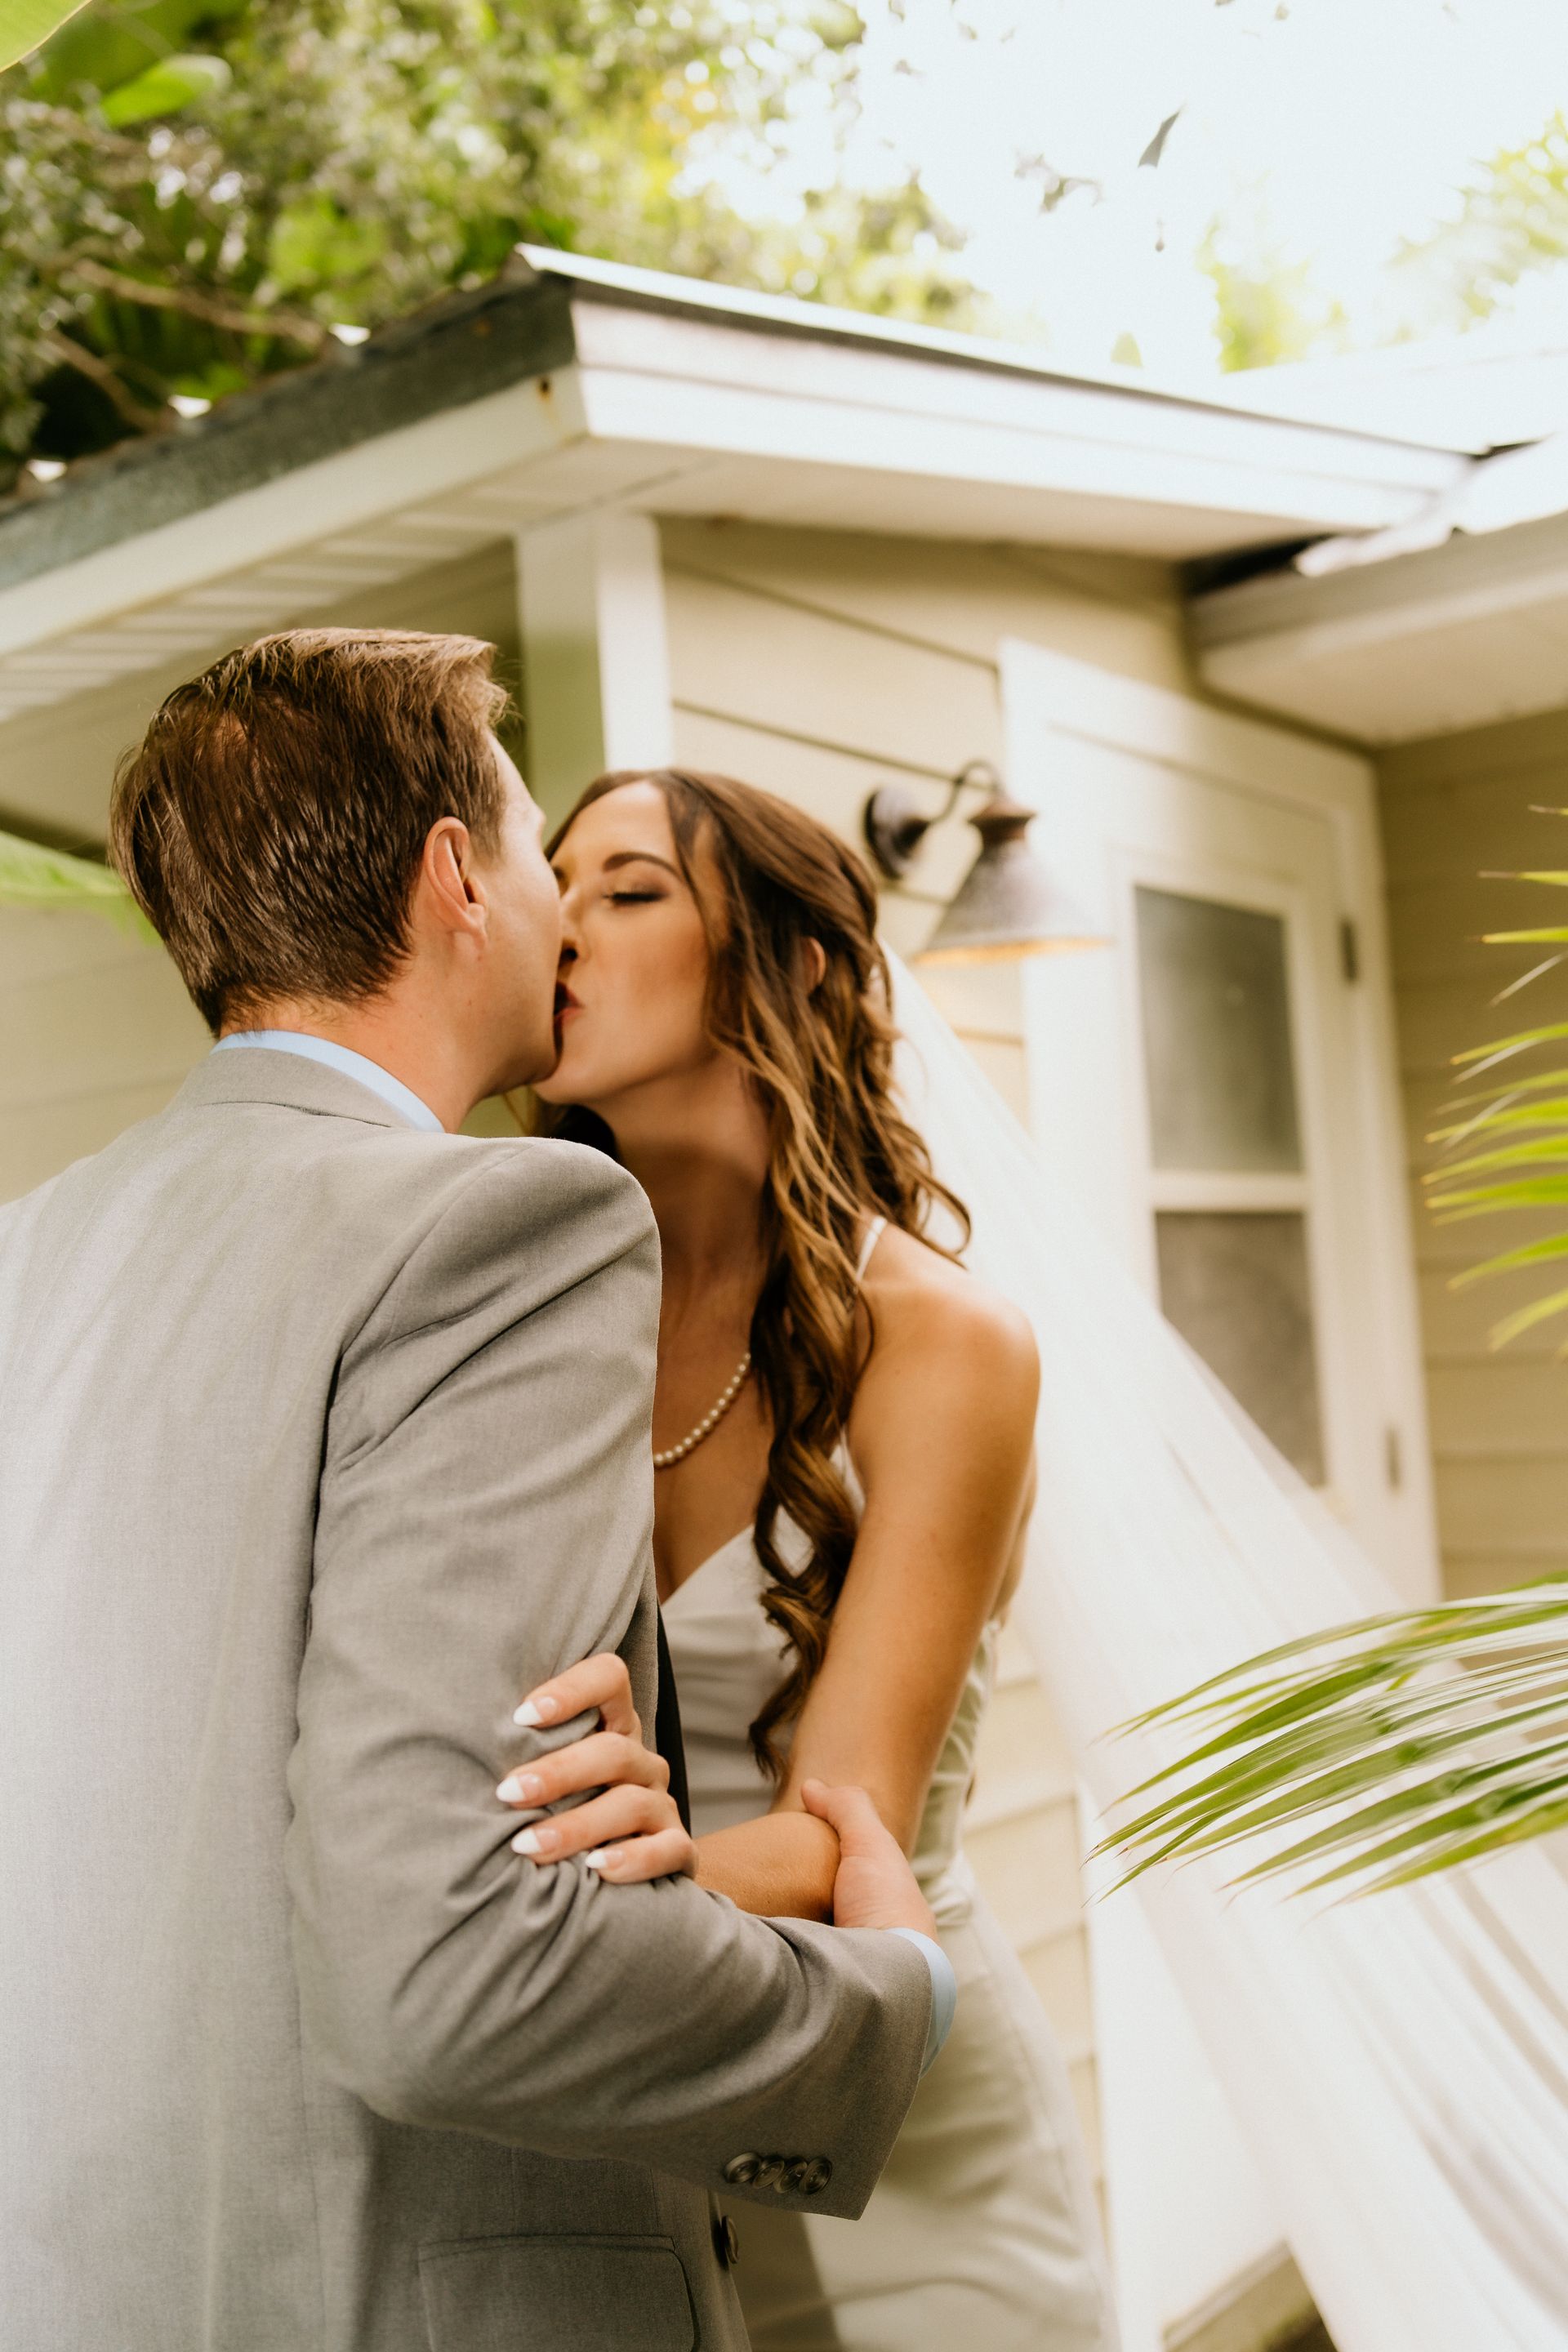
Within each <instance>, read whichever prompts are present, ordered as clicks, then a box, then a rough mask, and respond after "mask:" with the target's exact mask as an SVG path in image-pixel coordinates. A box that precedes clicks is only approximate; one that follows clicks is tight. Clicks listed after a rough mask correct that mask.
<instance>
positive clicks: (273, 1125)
mask: <svg viewBox="0 0 1568 2352" xmlns="http://www.w3.org/2000/svg"><path fill="white" fill-rule="evenodd" d="M489 656H490V649H489V647H488V646H479V645H478V644H476V643H474V642H473V641H470V640H468V639H458V638H418V637H406V636H390V635H361V634H359V633H349V632H330V633H322V634H318V635H311V636H305V635H293V636H286V637H282V638H274V639H271V640H268V641H264V642H263V643H262V644H260V645H259V646H251V647H248V648H247V649H246V650H245V651H243V652H241V653H238V654H236V655H232V656H229V657H228V658H227V659H226V660H225V661H223V662H221V663H219V664H218V665H217V666H216V668H214V669H213V670H211V671H209V672H208V673H207V674H206V675H205V677H202V678H200V679H198V680H197V681H196V682H195V684H194V685H192V686H189V687H186V688H182V689H181V690H180V692H178V693H177V694H175V695H174V696H172V697H171V698H170V699H169V701H168V702H167V703H166V704H165V705H164V707H163V710H162V711H161V712H160V713H159V714H158V717H157V718H156V719H154V721H153V726H152V728H151V729H150V730H149V732H148V735H147V737H146V739H145V740H144V741H143V743H142V745H141V747H140V748H139V750H138V751H136V752H135V753H134V754H132V755H131V757H130V758H129V759H128V761H126V762H123V763H122V766H121V774H120V777H119V779H118V780H117V785H116V797H115V803H114V810H113V817H112V831H113V841H114V847H115V853H116V856H117V859H118V862H119V863H120V865H121V870H122V871H123V872H124V873H125V874H126V876H127V878H128V879H129V880H130V882H131V884H132V887H133V889H134V890H135V892H136V894H137V897H138V898H139V899H140V901H141V903H142V906H143V908H145V909H146V911H147V912H148V914H149V915H150V916H151V918H152V919H153V923H154V924H155V925H156V927H157V929H159V931H160V932H161V933H162V935H163V939H164V940H165V942H166V944H167V946H168V948H169V950H170V952H171V954H172V955H173V957H174V961H175V962H176V964H177V965H178V967H179V969H180V971H181V973H182V975H183V977H184V980H185V982H186V983H187V985H188V987H189V988H190V990H191V992H192V995H193V996H194V998H195V1002H196V1003H197V1004H198V1005H199V1006H200V1008H201V1010H202V1011H203V1013H205V1015H206V1017H207V1019H208V1021H209V1023H210V1024H211V1025H212V1026H213V1028H214V1029H215V1031H216V1032H220V1033H222V1034H223V1043H222V1044H221V1045H220V1046H219V1048H218V1049H217V1050H215V1052H214V1053H213V1055H212V1056H211V1057H210V1058H209V1059H208V1060H207V1061H206V1062H205V1063H204V1064H203V1065H202V1066H201V1067H200V1068H198V1069H197V1070H196V1071H195V1074H194V1075H193V1076H191V1077H190V1078H189V1079H188V1080H187V1082H186V1083H185V1085H184V1087H182V1089H181V1091H180V1093H179V1094H178V1095H177V1096H176V1097H175V1098H174V1102H173V1103H172V1104H171V1105H170V1107H169V1108H168V1109H167V1110H165V1111H163V1112H162V1113H161V1114H160V1115H159V1116H158V1117H156V1118H152V1119H149V1120H147V1121H146V1122H145V1123H144V1124H142V1126H140V1127H138V1128H134V1129H132V1130H131V1131H130V1132H129V1133H127V1134H125V1135H123V1136H121V1138H120V1139H119V1140H118V1141H117V1142H115V1143H114V1144H112V1145H110V1148H109V1150H106V1151H103V1152H100V1154H99V1155H98V1157H97V1158H96V1159H92V1160H85V1161H82V1162H80V1163H79V1165H78V1166H76V1167H74V1168H71V1169H68V1171H66V1172H65V1174H64V1175H62V1176H59V1177H58V1178H56V1179H55V1180H54V1181H52V1182H51V1183H48V1184H46V1185H45V1186H43V1187H42V1189H41V1190H40V1191H38V1192H35V1193H33V1194H31V1195H30V1196H29V1197H28V1198H27V1199H26V1200H24V1201H21V1202H16V1203H14V1204H13V1205H12V1206H11V1207H9V1208H8V1209H5V1210H4V1211H0V1739H3V1741H4V1759H5V1805H4V1808H3V1809H0V1884H3V1885H4V1888H5V1898H4V1913H3V1916H4V1925H3V1927H0V2037H3V2042H0V2047H3V2050H4V2059H3V2062H0V2133H3V2134H4V2144H5V2154H4V2168H3V2174H0V2347H4V2352H416V2347H417V2352H523V2347H528V2352H678V2347H679V2352H685V2347H693V2346H701V2347H740V2346H742V2345H743V2343H744V2330H743V2326H742V2321H741V2317H740V2313H739V2306H738V2305H737V2303H736V2300H735V2296H734V2293H733V2289H732V2286H731V2283H730V2280H729V2277H728V2272H727V2265H728V2262H729V2260H730V2259H731V2252H732V2249H733V2243H734V2232H733V2230H732V2229H731V2226H730V2225H729V2223H728V2221H727V2217H725V2216H723V2215H722V2214H721V2205H720V2200H723V2201H724V2202H725V2203H729V2202H731V2201H737V2200H738V2201H739V2202H740V2203H741V2204H742V2205H743V2204H744V2202H745V2200H748V2199H752V2198H755V2199H760V2200H767V2201H769V2202H771V2203H776V2202H777V2201H778V2200H781V2199H782V2200H783V2201H784V2203H785V2204H786V2205H798V2206H801V2207H803V2208H805V2207H806V2206H808V2205H809V2206H810V2207H811V2208H812V2209H813V2210H817V2211H821V2212H828V2213H836V2214H842V2215H854V2214H856V2213H858V2211H859V2210H861V2208H862V2207H863V2205H864V2204H865V2201H866V2199H867V2197H868V2194H869V2192H870V2190H871V2188H872V2186H873V2184H874V2182H875V2180H876V2179H877V2175H878V2172H879V2168H880V2167H881V2165H882V2163H883V2161H884V2160H885V2158H886V2157H887V2154H888V2151H889V2147H890V2146H891V2144H892V2141H893V2138H894V2136H895V2135H896V2133H897V2131H898V2128H899V2126H900V2123H901V2121H902V2119H903V2116H904V2114H905V2111H906V2109H907V2107H908V2105H909V2102H910V2096H911V2095H912V2093H913V2089H914V2085H915V2083H916V2080H917V2077H918V2075H919V2074H920V2071H921V2063H922V2056H924V2055H925V2054H926V2053H927V2052H928V2049H929V2046H930V2043H931V2037H932V2033H933V2032H934V2030H935V2028H934V2019H935V2017H936V2014H937V2011H939V2010H940V2007H941V2002H940V2000H938V2002H937V2003H936V2005H935V2007H934V2008H933V1986H934V1987H935V1988H936V1990H937V1992H938V1994H939V1995H940V1994H941V1993H942V1990H943V1987H942V1983H941V1979H940V1974H939V1972H938V1971H937V1970H936V1969H935V1968H934V1966H933V1965H932V1963H931V1956H930V1954H929V1953H928V1952H927V1951H926V1950H925V1949H924V1948H923V1947H921V1931H926V1932H929V1930H930V1926H931V1922H930V1915H929V1913H928V1912H927V1911H926V1909H925V1906H924V1904H923V1902H922V1901H921V1896H920V1895H919V1892H918V1890H917V1889H916V1887H915V1885H914V1882H913V1879H912V1877H910V1874H909V1873H908V1870H907V1868H906V1867H905V1865H904V1864H903V1861H902V1857H901V1856H900V1854H899V1853H898V1852H897V1849H896V1848H895V1847H894V1846H893V1845H892V1843H891V1841H890V1840H885V1839H884V1840H879V1837H878V1834H877V1833H876V1832H874V1831H871V1832H868V1834H867V1836H866V1838H865V1840H864V1845H863V1852H862V1853H861V1854H860V1856H859V1858H858V1874H859V1876H858V1884H859V1885H860V1886H861V1888H862V1890H863V1893H862V1895H861V1897H860V1899H859V1907H858V1908H856V1909H853V1910H852V1916H853V1917H854V1918H855V1919H856V1920H858V1921H867V1922H874V1923H876V1924H875V1925H865V1926H851V1927H849V1928H848V1929H847V1930H846V1929H845V1928H844V1927H816V1926H811V1925H807V1924H805V1923H803V1922H800V1921H795V1920H774V1921H767V1920H760V1919H753V1918H750V1917H747V1916H744V1915H742V1913H739V1912H737V1911H736V1910H735V1909H734V1908H733V1907H732V1906H731V1905H730V1904H728V1903H727V1902H725V1901H723V1900H722V1899H721V1898H720V1897H717V1896H714V1895H709V1894H707V1893H705V1892H703V1891H701V1890H700V1889H699V1888H698V1886H697V1885H695V1884H694V1883H693V1881H692V1880H691V1879H690V1878H689V1877H668V1878H665V1879H662V1880H659V1881H658V1882H657V1883H655V1884H653V1885H640V1886H620V1887H617V1886H615V1885H606V1884H605V1883H604V1882H603V1881H602V1880H600V1879H599V1878H598V1877H597V1876H596V1875H595V1873H594V1871H593V1870H591V1869H588V1868H585V1867H584V1866H583V1864H581V1863H578V1862H571V1863H566V1864H561V1865H558V1866H557V1867H555V1868H553V1869H549V1868H545V1869H541V1868H538V1867H535V1866H534V1865H532V1864H530V1863H527V1862H524V1861H521V1860H520V1859H519V1858H518V1857H517V1856H516V1855H514V1854H513V1853H512V1851H511V1847H510V1838H511V1835H512V1832H514V1831H515V1830H516V1828H517V1827H518V1816H517V1815H516V1814H515V1813H514V1812H510V1811H507V1810H506V1809H505V1808H504V1807H503V1806H501V1805H500V1803H498V1801H497V1799H496V1794H495V1790H496V1783H497V1782H498V1780H500V1777H501V1775H502V1774H503V1773H505V1772H507V1771H508V1770H510V1769H511V1768H513V1767H516V1766H518V1765H519V1764H521V1763H524V1762H526V1761H528V1760H529V1759H531V1758H532V1757H534V1756H537V1755H538V1754H539V1753H540V1752H542V1748H543V1747H545V1746H548V1745H552V1744H555V1743H556V1742H558V1741H559V1740H560V1739H561V1738H563V1737H564V1736H569V1735H570V1734H572V1733H573V1732H576V1731H580V1730H581V1728H582V1722H581V1719H579V1721H578V1722H577V1723H576V1724H574V1725H571V1726H566V1727H562V1728H561V1729H560V1730H558V1731H557V1732H556V1733H555V1734H554V1737H553V1740H552V1738H551V1737H550V1735H547V1734H545V1733H541V1732H530V1731H524V1730H519V1729H518V1728H517V1727H516V1726H515V1725H514V1722H513V1710H514V1707H515V1706H516V1704H517V1701H518V1699H519V1698H520V1696H521V1695H522V1694H523V1693H524V1692H526V1691H528V1690H530V1689H531V1688H532V1687H534V1686H535V1685H538V1684H539V1683H540V1682H542V1680H544V1679H545V1678H547V1677H548V1676H550V1675H553V1674H555V1673H557V1672H559V1671H560V1670H561V1669H562V1668H563V1667H565V1666H567V1665H569V1664H572V1663H573V1662H574V1661H575V1660H576V1659H578V1658H580V1657H582V1656H584V1654H587V1653H589V1652H592V1651H595V1650H600V1649H617V1650H618V1651H619V1652H620V1654H621V1655H622V1657H623V1658H624V1659H625V1661H626V1664H627V1667H628V1669H629V1672H630V1675H631V1680H632V1685H633V1689H634V1693H635V1696H636V1699H637V1706H638V1707H639V1709H640V1710H641V1713H642V1716H643V1717H644V1719H645V1720H651V1718H652V1714H653V1706H654V1696H655V1693H654V1679H655V1643H656V1628H657V1612H656V1604H655V1600H654V1593H653V1587H652V1581H651V1569H650V1550H649V1540H648V1538H649V1524H650V1518H651V1476H650V1471H649V1438H648V1430H649V1415H650V1400H651V1391H652V1371H653V1362H654V1343H655V1337H656V1331H657V1325H658V1248H657V1242H656V1239H655V1234H654V1229H653V1225H652V1222H651V1219H650V1217H649V1213H648V1210H647V1203H646V1202H645V1200H644V1198H643V1196H642V1194H641V1192H639V1191H638V1189H637V1186H636V1185H635V1184H634V1183H633V1182H632V1181H631V1180H630V1179H629V1178H627V1177H626V1175H625V1174H623V1173H622V1171H620V1170H619V1169H618V1168H616V1167H615V1166H614V1165H612V1164H611V1162H610V1161H609V1160H606V1159H604V1158H602V1157H600V1156H598V1155H596V1154H595V1153H592V1152H588V1151H584V1150H578V1149H576V1148H575V1147H573V1146H570V1145H565V1144H554V1143H538V1142H534V1143H521V1142H512V1141H506V1142H501V1141H483V1140H476V1139H468V1138H464V1137H460V1136H458V1135H456V1134H455V1133H454V1132H452V1130H455V1129H457V1128H458V1125H459V1123H460V1121H461V1120H462V1119H463V1118H465V1116H466V1115H467V1113H468V1110H469V1109H470V1108H472V1106H473V1105H474V1104H475V1103H476V1102H477V1101H479V1100H480V1099H481V1098H483V1097H486V1096H488V1095H489V1094H491V1093H493V1092H495V1091H496V1090H497V1089H499V1088H500V1087H506V1086H511V1085H516V1084H519V1083H521V1082H522V1081H523V1080H525V1079H527V1078H528V1077H529V1076H534V1075H538V1074H539V1073H541V1072H542V1071H543V1070H545V1069H546V1068H548V1067H549V1066H550V1065H551V1063H552V1059H553V1052H554V1047H553V1040H552V992H553V982H554V967H555V954H556V941H557V925H558V916H557V911H556V902H555V890H554V885H553V882H552V877H551V875H550V872H549V869H548V867H547V866H546V865H545V863H544V860H543V858H542V854H541V851H540V846H539V831H540V828H539V816H538V812H537V810H536V809H535V808H534V807H533V804H532V803H531V801H530V800H529V798H528V795H527V793H526V792H525V791H524V789H523V787H522V785H521V780H520V779H519V778H518V776H517V772H516V771H515V769H514V768H512V766H511V764H510V761H508V760H507V759H506V757H505V754H504V753H503V752H502V751H501V750H500V745H499V743H498V742H497V741H496V740H495V737H494V734H493V727H494V724H495V722H496V719H497V718H498V716H499V710H500V701H501V698H500V696H499V695H498V692H497V689H496V688H494V687H492V686H491V685H490V683H489ZM237 1039H241V1040H243V1041H244V1042H239V1043H237V1042H236V1040H237ZM843 1907H844V1906H841V1916H842V1914H843ZM888 1927H891V1928H894V1929H903V1930H908V1931H911V1932H910V1934H908V1935H906V1934H902V1933H896V1932H895V1933H887V1932H883V1930H884V1929H885V1928H888ZM743 2221H744V2216H743V2213H742V2230H741V2238H742V2246H743V2238H744V2229H743Z"/></svg>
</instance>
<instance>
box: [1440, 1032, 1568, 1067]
mask: <svg viewBox="0 0 1568 2352" xmlns="http://www.w3.org/2000/svg"><path fill="white" fill-rule="evenodd" d="M1553 1037H1568V1021H1554V1022H1550V1023H1549V1024H1547V1025H1546V1027H1545V1028H1543V1029H1521V1030H1518V1031H1516V1032H1515V1034H1514V1035H1513V1036H1511V1037H1500V1038H1499V1039H1498V1042H1497V1044H1496V1045H1471V1046H1470V1047H1469V1048H1468V1050H1467V1051H1466V1052H1465V1053H1463V1054H1456V1055H1453V1057H1452V1058H1453V1062H1454V1066H1455V1067H1456V1069H1458V1068H1462V1067H1463V1066H1464V1065H1465V1064H1466V1063H1467V1062H1485V1061H1493V1062H1500V1061H1501V1060H1502V1058H1503V1056H1504V1055H1508V1054H1521V1053H1523V1051H1524V1049H1525V1047H1526V1046H1527V1045H1545V1044H1547V1043H1548V1042H1549V1040H1551V1039H1552V1038H1553Z"/></svg>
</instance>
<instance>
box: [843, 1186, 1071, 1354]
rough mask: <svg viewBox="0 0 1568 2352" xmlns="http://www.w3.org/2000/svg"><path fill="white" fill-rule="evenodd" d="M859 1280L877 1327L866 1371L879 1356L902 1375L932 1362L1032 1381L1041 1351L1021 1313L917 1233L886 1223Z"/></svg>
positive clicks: (874, 1330) (998, 1292) (874, 1328)
mask: <svg viewBox="0 0 1568 2352" xmlns="http://www.w3.org/2000/svg"><path fill="white" fill-rule="evenodd" d="M862 1287H863V1288H864V1291H865V1295H866V1303H867V1305H868V1307H869V1308H870V1310H871V1319H872V1329H873V1334H874V1338H873V1345H872V1355H871V1363H870V1364H868V1367H867V1370H868V1373H869V1372H870V1370H871V1369H872V1367H873V1366H874V1365H875V1364H876V1362H877V1360H878V1358H881V1359H882V1360H883V1363H884V1364H885V1365H887V1364H890V1363H891V1362H892V1361H893V1360H897V1361H898V1363H899V1365H900V1370H902V1371H903V1372H904V1373H906V1374H907V1373H909V1372H910V1371H911V1370H917V1369H919V1368H920V1367H921V1365H925V1364H930V1365H931V1366H932V1367H933V1368H936V1367H940V1368H942V1370H944V1371H945V1373H946V1375H947V1376H948V1377H949V1378H950V1379H952V1378H959V1379H962V1378H963V1377H964V1376H965V1375H966V1374H973V1375H974V1376H975V1377H978V1378H983V1379H985V1378H989V1379H992V1380H1005V1381H1013V1382H1021V1383H1023V1384H1025V1385H1026V1386H1028V1387H1029V1388H1031V1389H1032V1388H1033V1386H1034V1384H1035V1381H1036V1380H1037V1376H1038V1358H1037V1351H1036V1348H1035V1335H1034V1333H1033V1332H1032V1331H1031V1329H1030V1328H1029V1325H1028V1321H1027V1319H1026V1317H1025V1316H1024V1315H1023V1314H1021V1313H1020V1311H1019V1310H1018V1308H1017V1307H1015V1306H1014V1305H1013V1302H1012V1300H1011V1299H1009V1298H1005V1297H1003V1296H1002V1294H1001V1292H1000V1291H998V1290H993V1289H991V1288H990V1287H989V1286H988V1285H987V1284H985V1283H983V1282H977V1281H976V1280H975V1278H974V1276H973V1275H972V1274H968V1273H966V1272H965V1270H964V1269H963V1266H961V1265H954V1264H953V1263H952V1259H951V1258H947V1257H943V1256H942V1254H941V1252H940V1251H938V1250H933V1249H930V1248H928V1247H927V1245H926V1244H925V1243H924V1242H922V1241H921V1240H919V1239H918V1238H917V1237H916V1235H915V1234H906V1233H901V1232H900V1230H899V1229H898V1227H897V1226H891V1225H890V1226H889V1228H888V1230H887V1231H886V1232H885V1233H884V1234H882V1236H881V1238H880V1240H879V1242H878V1244H877V1246H876V1248H875V1249H874V1250H873V1251H872V1253H871V1262H870V1264H869V1265H868V1267H867V1269H866V1275H865V1279H864V1283H863V1286H862Z"/></svg>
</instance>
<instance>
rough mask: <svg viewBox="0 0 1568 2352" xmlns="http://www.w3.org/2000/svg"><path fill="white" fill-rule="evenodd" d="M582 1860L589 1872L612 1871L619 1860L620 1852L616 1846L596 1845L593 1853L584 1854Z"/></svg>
mask: <svg viewBox="0 0 1568 2352" xmlns="http://www.w3.org/2000/svg"><path fill="white" fill-rule="evenodd" d="M583 1859H584V1862H585V1863H586V1864H587V1865H588V1867H589V1869H590V1870H613V1869H614V1868H615V1866H616V1863H617V1862H619V1860H620V1859H621V1850H620V1847H619V1846H618V1845H616V1846H602V1845H596V1846H595V1848H594V1851H593V1853H585V1854H584V1856H583Z"/></svg>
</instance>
